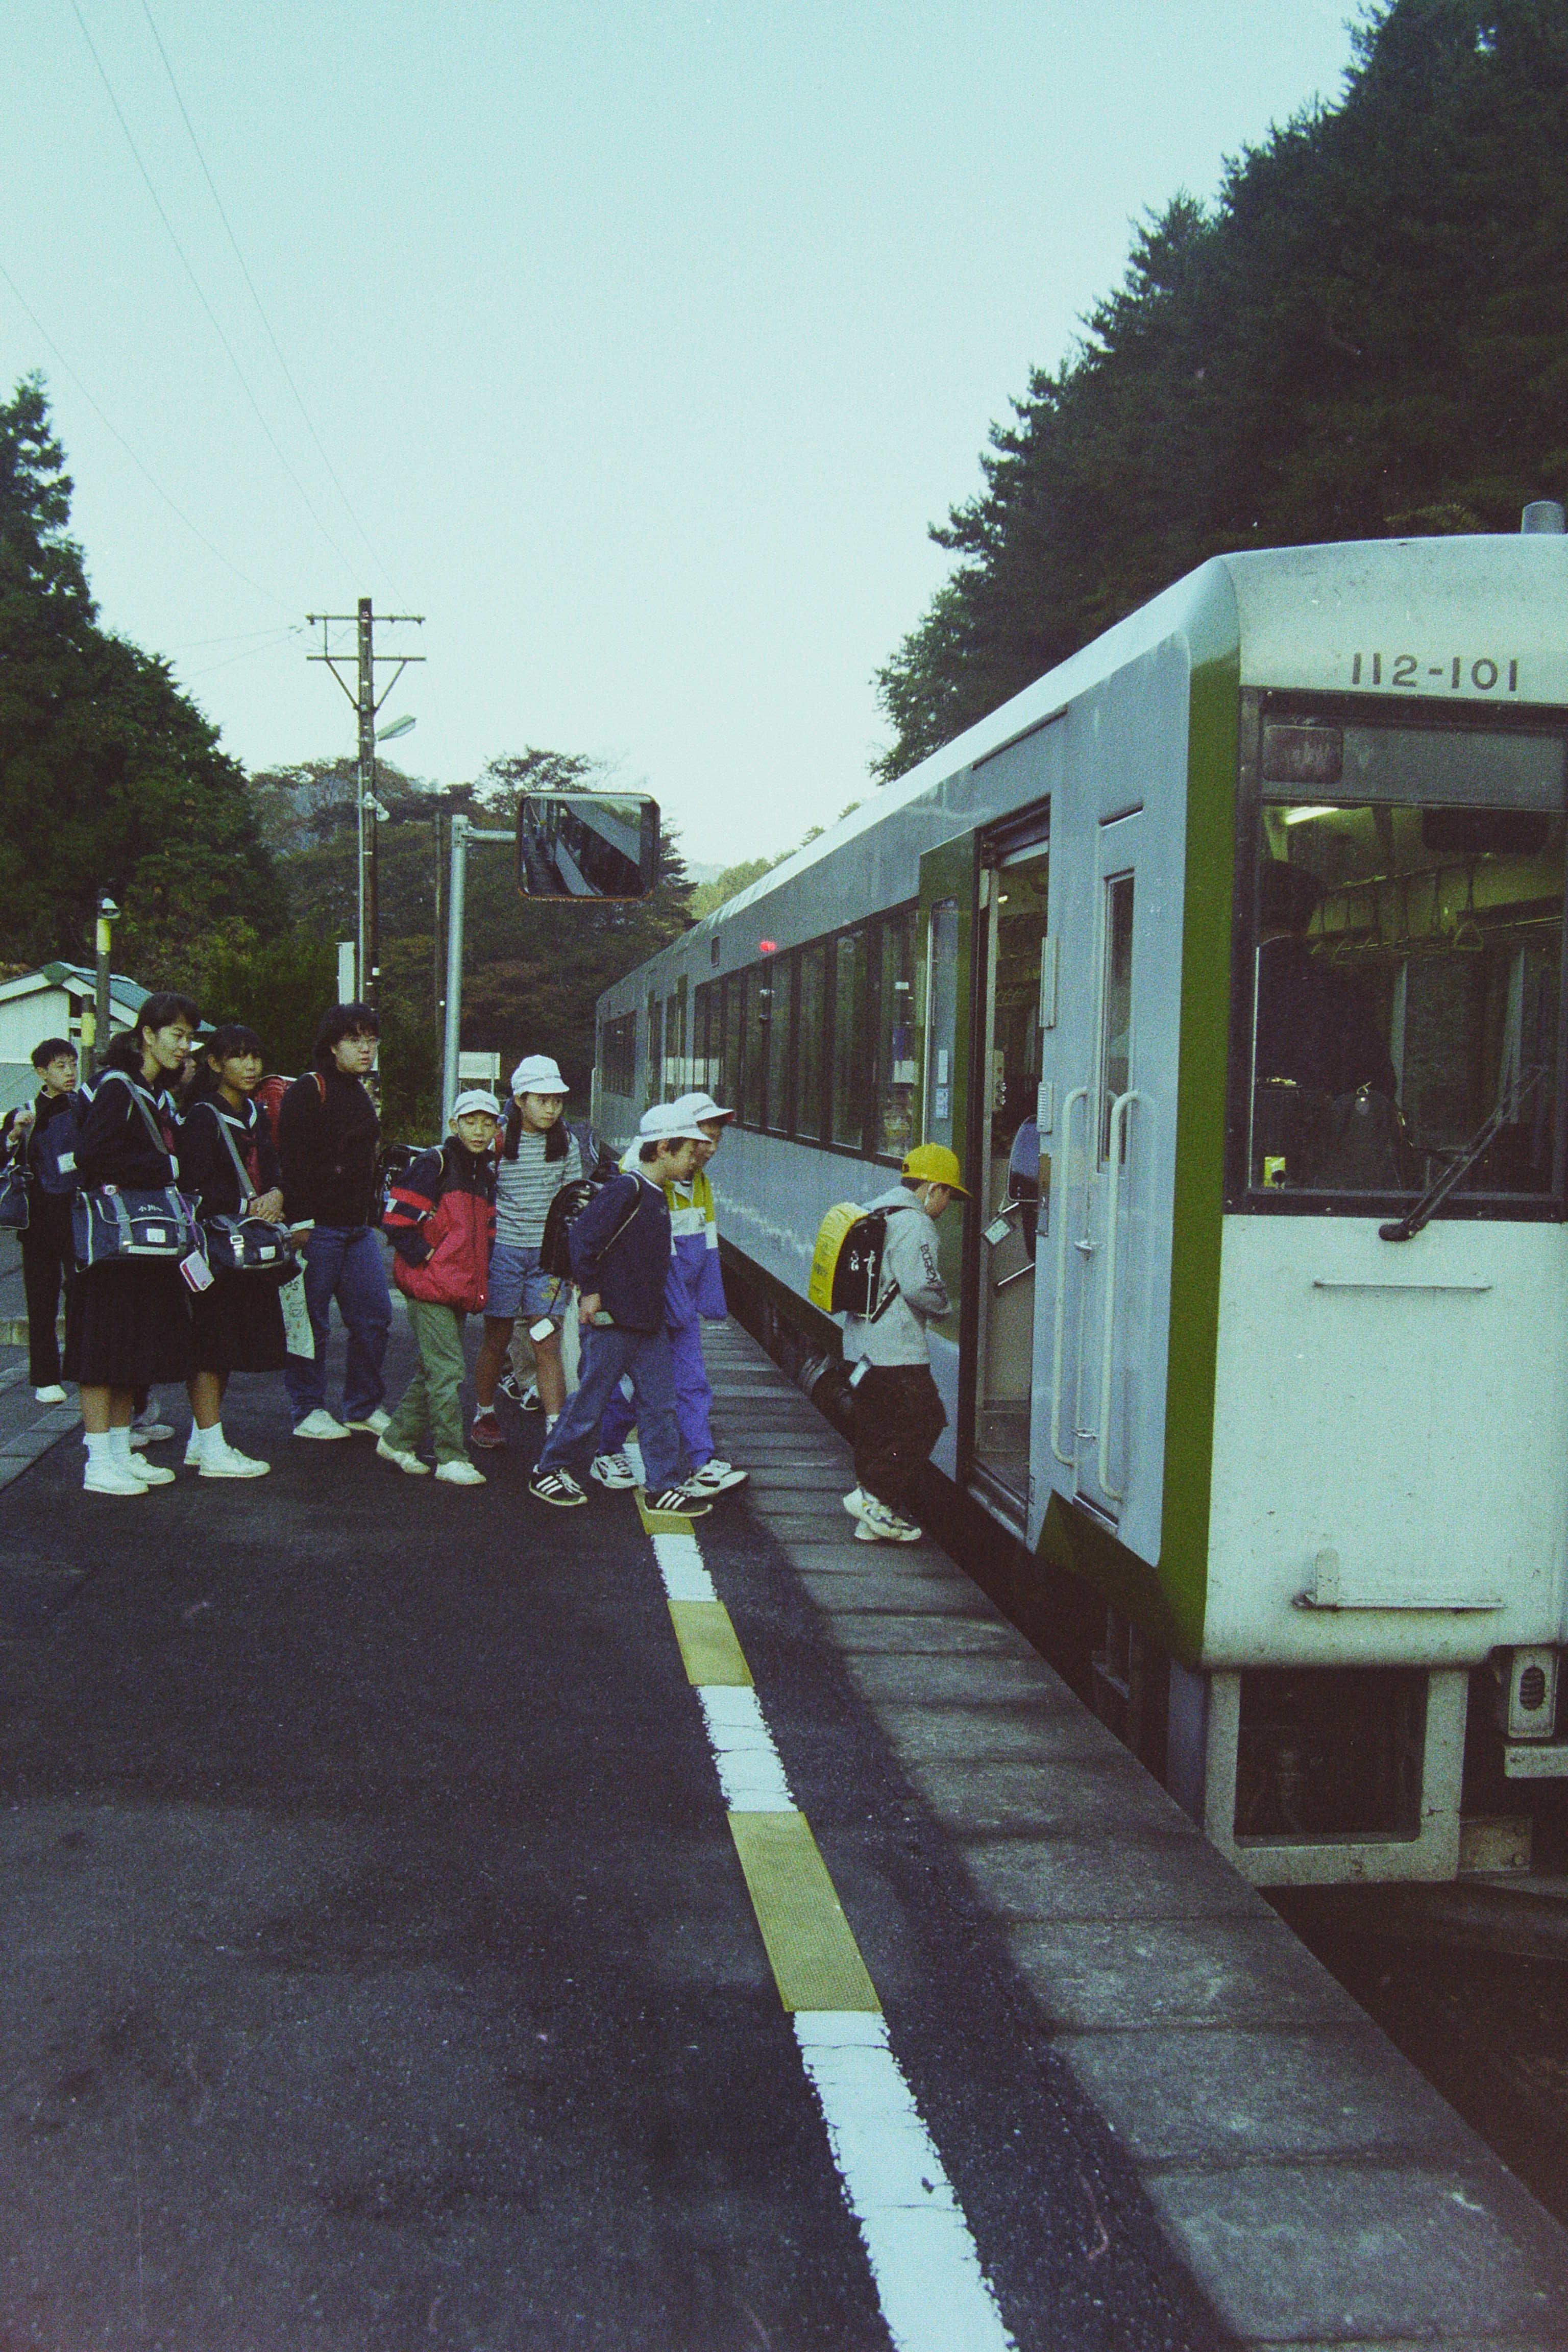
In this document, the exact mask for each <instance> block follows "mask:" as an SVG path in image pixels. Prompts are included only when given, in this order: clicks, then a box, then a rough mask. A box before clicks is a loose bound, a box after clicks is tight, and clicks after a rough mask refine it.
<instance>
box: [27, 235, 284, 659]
mask: <svg viewBox="0 0 1568 2352" xmlns="http://www.w3.org/2000/svg"><path fill="white" fill-rule="evenodd" d="M0 278H4V279H5V283H6V285H7V286H8V287H9V288H10V289H11V291H12V293H13V294H14V295H15V296H16V300H17V302H18V304H19V305H20V307H21V309H22V310H25V311H26V315H27V317H28V318H29V319H30V320H32V322H33V326H34V328H35V330H36V331H37V333H38V334H39V335H40V336H41V337H42V339H43V341H45V342H46V343H47V345H48V347H49V349H50V351H51V352H53V353H54V355H55V357H56V359H57V360H58V362H59V363H60V366H61V367H62V368H63V369H64V370H65V372H66V373H67V375H68V376H69V378H70V380H71V382H72V383H74V384H75V386H76V388H77V390H78V391H79V393H80V394H81V396H82V398H83V399H84V400H85V401H86V403H87V404H88V406H89V408H90V409H91V411H92V413H93V415H95V416H96V417H97V419H98V421H99V423H100V425H102V426H103V429H104V431H105V432H106V433H108V434H110V435H111V436H112V437H113V438H114V439H115V440H116V441H118V442H119V444H120V446H121V448H122V449H123V450H124V452H125V454H126V456H127V457H129V458H130V460H131V462H132V465H133V466H134V467H135V468H136V470H137V472H138V473H139V474H140V475H141V476H142V478H143V480H145V481H146V482H147V483H148V484H149V485H150V487H151V488H153V490H155V491H156V492H157V494H158V496H159V498H161V499H163V504H164V505H165V506H166V507H167V508H168V509H169V511H170V513H171V514H172V515H175V516H177V517H178V518H179V520H180V521H181V522H183V523H184V526H185V529H186V530H188V531H189V532H190V533H191V535H192V537H193V538H195V539H199V540H200V541H201V543H202V545H203V546H204V547H205V549H206V551H207V552H208V554H209V555H215V556H216V558H217V560H218V562H220V563H221V564H222V565H223V568H224V570H225V571H226V572H233V574H234V576H235V578H236V579H237V580H243V581H244V583H245V584H246V586H247V588H254V589H255V591H256V593H257V594H258V596H265V597H266V599H267V601H268V604H276V605H277V607H278V609H279V612H282V613H287V612H289V610H290V609H291V608H290V607H289V605H288V604H285V603H284V601H283V599H282V597H281V596H275V595H274V594H273V593H272V591H271V589H270V588H264V587H263V586H262V584H261V583H260V581H259V580H253V579H252V578H251V576H250V574H249V572H242V571H241V570H240V568H239V566H238V564H237V563H235V562H232V561H231V560H230V558H229V557H228V556H226V554H225V553H224V551H223V550H222V548H221V547H219V546H218V545H217V544H216V541H213V540H210V539H209V538H208V537H207V535H206V533H205V530H202V528H201V526H200V524H199V523H194V522H193V521H192V520H191V518H190V516H189V515H188V514H187V513H186V512H185V510H184V507H182V506H179V505H177V504H176V503H175V501H174V499H172V498H171V497H170V496H169V493H168V491H167V490H166V489H165V488H163V483H162V482H161V481H160V480H159V479H158V477H157V476H156V474H154V473H153V470H152V468H151V467H149V466H148V465H146V464H145V463H144V462H143V460H142V458H141V457H139V456H138V455H137V453H136V451H135V450H134V449H133V448H132V446H131V444H130V442H129V441H128V440H127V439H126V438H125V436H124V434H123V433H121V430H120V427H119V425H116V424H115V423H114V422H113V420H112V419H111V418H110V417H109V416H107V415H105V414H104V411H103V410H102V408H100V405H99V404H98V402H97V401H96V400H95V399H94V398H93V396H92V394H91V393H90V392H89V390H88V388H87V386H86V384H85V383H83V382H82V380H81V378H80V376H79V375H78V373H77V372H76V370H75V368H73V367H72V365H71V363H70V362H69V360H68V359H67V357H66V355H65V353H64V352H62V351H61V349H60V347H59V345H58V343H57V342H56V341H55V339H54V337H53V335H51V334H50V332H49V331H48V329H47V327H46V326H45V324H44V322H43V320H41V319H40V318H39V316H38V314H37V311H36V310H34V308H33V306H32V304H31V303H30V302H29V301H28V300H27V298H26V295H25V294H24V293H23V291H22V289H21V288H20V287H19V286H18V285H17V283H16V279H15V278H13V277H12V275H11V273H10V271H9V270H8V269H7V268H6V267H5V263H4V262H3V261H0Z"/></svg>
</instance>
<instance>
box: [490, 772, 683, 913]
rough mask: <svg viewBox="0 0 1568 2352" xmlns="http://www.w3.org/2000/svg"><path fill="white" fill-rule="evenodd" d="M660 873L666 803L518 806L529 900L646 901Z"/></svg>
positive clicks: (625, 799)
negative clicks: (661, 829) (661, 813)
mask: <svg viewBox="0 0 1568 2352" xmlns="http://www.w3.org/2000/svg"><path fill="white" fill-rule="evenodd" d="M657 873H658V802H657V801H653V800H650V799H649V797H648V795H647V793H523V794H522V795H521V799H520V800H519V802H518V805H517V887H518V888H519V890H520V891H521V894H522V896H523V897H524V898H558V899H570V900H573V901H582V900H584V899H590V900H597V901H600V902H603V901H605V900H607V899H628V898H646V897H647V893H648V892H649V891H650V890H651V889H652V887H653V885H654V880H655V877H656V876H657Z"/></svg>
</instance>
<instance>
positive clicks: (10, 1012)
mask: <svg viewBox="0 0 1568 2352" xmlns="http://www.w3.org/2000/svg"><path fill="white" fill-rule="evenodd" d="M96 986H97V982H96V980H95V978H94V974H93V971H92V968H91V966H90V965H89V964H80V963H46V964H42V965H40V966H39V968H38V970H37V971H25V972H23V973H22V974H21V975H20V977H19V978H17V979H16V980H6V981H0V1111H6V1110H10V1109H12V1108H14V1107H15V1106H16V1104H17V1103H20V1102H26V1101H27V1100H29V1099H30V1097H31V1096H32V1095H33V1092H34V1090H35V1087H36V1085H37V1080H36V1078H35V1076H34V1072H33V1064H32V1052H33V1048H34V1046H35V1045H37V1044H38V1043H39V1042H40V1040H41V1039H43V1038H45V1037H68V1038H69V1039H70V1041H71V1044H72V1045H75V1046H76V1047H77V1048H78V1050H80V1046H81V1037H82V1015H83V1013H84V1012H85V1013H86V1015H87V1027H88V1030H89V1034H90V1032H91V1029H92V1012H93V996H94V991H95V989H96ZM148 993H149V992H148V991H147V990H146V989H144V988H142V987H141V986H140V985H139V984H138V983H137V982H135V981H133V980H127V979H126V978H125V977H124V976H123V974H122V973H121V972H111V973H110V981H109V1026H110V1034H111V1035H113V1036H116V1037H118V1036H119V1035H120V1034H121V1032H122V1031H123V1030H126V1029H129V1028H130V1026H131V1024H132V1022H133V1021H134V1020H135V1018H136V1015H137V1013H139V1012H140V1011H141V1009H142V1005H143V1004H144V1003H146V1001H147V997H148Z"/></svg>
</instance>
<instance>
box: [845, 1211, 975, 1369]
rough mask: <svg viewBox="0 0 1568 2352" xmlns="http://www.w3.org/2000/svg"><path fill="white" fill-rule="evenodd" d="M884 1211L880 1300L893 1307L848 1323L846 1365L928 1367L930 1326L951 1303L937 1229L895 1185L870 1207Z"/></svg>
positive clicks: (948, 1308)
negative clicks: (885, 1230)
mask: <svg viewBox="0 0 1568 2352" xmlns="http://www.w3.org/2000/svg"><path fill="white" fill-rule="evenodd" d="M870 1209H886V1210H887V1211H888V1213H889V1214H888V1239H887V1245H886V1247H885V1249H884V1250H883V1253H882V1296H883V1297H884V1298H885V1297H887V1296H888V1294H889V1290H890V1289H892V1290H894V1291H895V1292H896V1295H895V1296H894V1297H893V1299H892V1303H891V1304H890V1305H889V1307H886V1308H885V1309H884V1310H883V1312H882V1313H881V1314H880V1315H879V1316H878V1318H877V1319H876V1320H875V1321H874V1322H873V1321H872V1320H871V1318H870V1317H869V1316H865V1315H847V1316H846V1317H845V1318H844V1360H845V1361H846V1363H851V1364H852V1363H854V1362H855V1361H856V1360H857V1359H858V1358H864V1360H865V1361H866V1362H867V1363H868V1364H877V1365H885V1364H929V1363H930V1361H931V1351H930V1349H928V1348H927V1346H926V1325H927V1324H928V1323H934V1322H939V1321H940V1320H941V1318H942V1317H943V1316H944V1315H946V1314H948V1313H950V1312H951V1310H952V1300H951V1299H950V1298H949V1297H948V1295H947V1285H946V1283H945V1282H943V1280H942V1273H941V1270H940V1268H939V1266H938V1264H937V1255H936V1227H935V1225H934V1224H932V1223H931V1219H930V1218H929V1217H928V1216H927V1215H926V1213H925V1211H924V1210H923V1209H922V1208H921V1204H920V1202H918V1201H917V1200H916V1198H915V1196H914V1194H913V1193H912V1192H906V1191H905V1190H904V1188H903V1186H902V1185H901V1184H895V1185H894V1186H893V1189H892V1191H891V1192H883V1193H881V1194H879V1197H878V1198H877V1199H876V1200H875V1201H872V1202H868V1210H870Z"/></svg>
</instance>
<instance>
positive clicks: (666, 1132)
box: [637, 1103, 708, 1143]
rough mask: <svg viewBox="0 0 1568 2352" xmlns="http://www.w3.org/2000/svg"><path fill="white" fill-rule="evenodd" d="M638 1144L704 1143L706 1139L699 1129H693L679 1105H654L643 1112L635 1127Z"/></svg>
mask: <svg viewBox="0 0 1568 2352" xmlns="http://www.w3.org/2000/svg"><path fill="white" fill-rule="evenodd" d="M637 1140H638V1142H639V1143H706V1142H707V1140H708V1138H707V1137H706V1136H705V1135H704V1134H703V1132H702V1129H700V1127H693V1125H692V1123H691V1121H690V1120H689V1118H687V1116H686V1114H685V1112H684V1111H683V1110H682V1109H681V1108H680V1105H679V1103H655V1104H654V1105H653V1107H652V1108H651V1109H649V1110H645V1111H644V1113H643V1115H642V1118H641V1120H640V1121H639V1123H638V1126H637Z"/></svg>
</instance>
